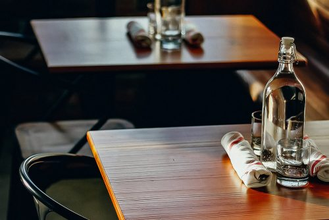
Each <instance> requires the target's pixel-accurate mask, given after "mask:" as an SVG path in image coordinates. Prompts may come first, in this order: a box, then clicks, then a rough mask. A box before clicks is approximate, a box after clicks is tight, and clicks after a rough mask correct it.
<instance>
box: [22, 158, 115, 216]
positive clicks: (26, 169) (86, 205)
mask: <svg viewBox="0 0 330 220" xmlns="http://www.w3.org/2000/svg"><path fill="white" fill-rule="evenodd" d="M19 173H20V178H21V181H22V183H23V185H24V187H25V188H26V189H27V190H28V192H29V193H30V194H31V195H32V196H33V198H34V202H35V205H36V210H37V214H38V218H39V219H40V220H44V219H54V218H56V216H57V215H60V216H62V217H63V218H66V219H109V220H111V219H117V216H116V213H115V210H114V207H113V206H112V203H111V200H110V197H109V194H108V192H107V190H106V188H105V186H104V183H103V181H102V178H101V175H100V172H99V170H98V167H97V165H96V162H95V160H94V158H92V157H87V156H78V155H75V154H58V153H55V154H51V153H45V154H36V155H33V156H30V157H29V158H27V159H25V160H24V161H23V163H22V164H21V166H20V169H19Z"/></svg>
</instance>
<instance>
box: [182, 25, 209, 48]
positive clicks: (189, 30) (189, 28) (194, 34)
mask: <svg viewBox="0 0 330 220" xmlns="http://www.w3.org/2000/svg"><path fill="white" fill-rule="evenodd" d="M184 28H185V32H186V33H185V35H184V38H183V39H184V40H185V41H186V42H187V43H188V44H189V45H191V46H194V47H199V46H200V45H201V44H202V43H203V42H204V37H203V35H202V33H201V32H199V31H198V30H197V28H196V26H195V25H193V24H190V23H186V24H185V26H184Z"/></svg>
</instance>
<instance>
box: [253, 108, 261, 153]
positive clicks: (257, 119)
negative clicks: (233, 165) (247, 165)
mask: <svg viewBox="0 0 330 220" xmlns="http://www.w3.org/2000/svg"><path fill="white" fill-rule="evenodd" d="M261 114H262V112H261V110H259V111H255V112H252V114H251V147H252V149H253V152H254V153H255V154H256V155H257V156H258V157H260V143H261Z"/></svg>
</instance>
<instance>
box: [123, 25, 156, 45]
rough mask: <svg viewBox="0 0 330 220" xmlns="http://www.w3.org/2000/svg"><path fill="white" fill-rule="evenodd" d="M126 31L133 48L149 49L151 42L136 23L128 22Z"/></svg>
mask: <svg viewBox="0 0 330 220" xmlns="http://www.w3.org/2000/svg"><path fill="white" fill-rule="evenodd" d="M127 31H128V34H129V36H130V38H131V40H132V41H133V43H134V45H135V46H137V47H140V48H150V46H151V43H152V41H151V39H150V37H149V36H148V34H147V33H146V31H145V30H144V29H143V27H142V26H141V25H140V24H139V23H138V22H136V21H130V22H128V24H127Z"/></svg>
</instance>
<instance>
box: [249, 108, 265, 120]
mask: <svg viewBox="0 0 330 220" xmlns="http://www.w3.org/2000/svg"><path fill="white" fill-rule="evenodd" d="M251 117H252V118H254V119H257V120H259V121H261V118H262V110H257V111H254V112H252V113H251Z"/></svg>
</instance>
